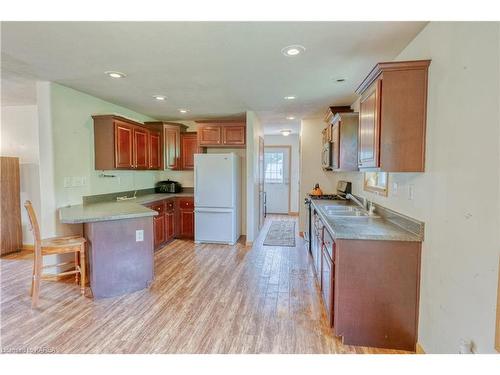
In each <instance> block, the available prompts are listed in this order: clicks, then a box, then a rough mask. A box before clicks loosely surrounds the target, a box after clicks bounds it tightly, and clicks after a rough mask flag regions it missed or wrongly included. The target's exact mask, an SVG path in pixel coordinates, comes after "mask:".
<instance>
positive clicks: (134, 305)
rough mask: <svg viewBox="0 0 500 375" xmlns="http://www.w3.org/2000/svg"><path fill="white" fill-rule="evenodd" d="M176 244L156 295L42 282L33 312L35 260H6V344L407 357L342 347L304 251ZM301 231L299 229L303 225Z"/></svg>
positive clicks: (165, 254)
mask: <svg viewBox="0 0 500 375" xmlns="http://www.w3.org/2000/svg"><path fill="white" fill-rule="evenodd" d="M271 220H297V219H296V217H288V216H271V217H268V219H267V220H266V222H265V226H264V228H263V230H262V231H261V234H260V236H259V238H258V239H257V241H256V242H255V244H254V246H253V248H250V247H245V246H244V245H243V244H241V243H239V244H237V245H235V246H225V245H195V244H194V243H193V242H191V241H184V240H175V241H174V242H172V243H171V244H169V245H167V246H165V247H164V248H163V249H161V250H159V251H157V252H156V254H155V281H154V283H153V284H152V286H151V288H150V289H149V290H143V291H140V292H136V293H132V294H129V295H126V296H122V297H116V298H109V299H101V300H92V299H90V298H83V297H80V296H79V288H78V287H77V286H76V285H75V284H73V283H70V282H43V283H42V289H41V295H40V306H39V309H38V310H31V308H30V303H31V302H30V298H29V286H30V276H31V267H32V259H31V256H30V255H24V256H23V255H15V256H13V255H11V256H7V257H4V258H2V260H1V271H2V273H1V292H2V295H1V332H0V334H1V346H2V350H3V351H4V352H8V351H13V350H19V351H23V350H26V349H30V350H37V349H40V350H42V351H43V350H48V351H52V352H56V353H401V352H398V351H390V350H383V349H374V348H364V347H354V346H345V345H342V343H341V341H340V340H339V339H338V338H336V337H334V336H333V335H332V333H331V331H330V329H329V328H328V327H327V321H326V317H325V314H324V311H323V306H322V303H321V299H320V294H319V290H318V289H317V286H316V284H315V280H314V276H313V271H312V265H311V259H310V257H309V254H308V253H307V251H306V250H305V248H304V242H303V241H302V239H301V238H300V237H298V236H297V241H296V247H294V248H289V247H268V246H262V242H263V240H264V238H265V235H266V233H267V229H268V228H269V225H270V222H271ZM296 227H297V226H296Z"/></svg>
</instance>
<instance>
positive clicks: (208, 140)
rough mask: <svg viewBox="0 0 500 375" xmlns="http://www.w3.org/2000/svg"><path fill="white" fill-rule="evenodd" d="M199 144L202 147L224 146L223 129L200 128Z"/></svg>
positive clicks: (218, 127)
mask: <svg viewBox="0 0 500 375" xmlns="http://www.w3.org/2000/svg"><path fill="white" fill-rule="evenodd" d="M198 143H199V145H200V146H214V147H216V146H220V145H222V128H221V127H220V126H202V127H198Z"/></svg>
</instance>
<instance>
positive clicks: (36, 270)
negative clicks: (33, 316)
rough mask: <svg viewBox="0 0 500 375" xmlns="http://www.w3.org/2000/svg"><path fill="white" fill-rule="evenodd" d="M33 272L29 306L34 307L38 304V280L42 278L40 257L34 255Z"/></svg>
mask: <svg viewBox="0 0 500 375" xmlns="http://www.w3.org/2000/svg"><path fill="white" fill-rule="evenodd" d="M33 268H34V273H33V279H32V284H33V289H32V293H31V294H32V295H31V308H33V309H34V308H36V307H37V306H38V300H39V294H40V280H41V278H42V259H41V257H35V265H34V267H33Z"/></svg>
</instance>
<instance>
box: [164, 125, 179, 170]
mask: <svg viewBox="0 0 500 375" xmlns="http://www.w3.org/2000/svg"><path fill="white" fill-rule="evenodd" d="M164 129H165V132H164V133H165V167H166V168H168V169H179V168H180V149H181V143H180V142H181V141H180V135H181V130H180V129H179V127H178V126H171V127H165V128H164Z"/></svg>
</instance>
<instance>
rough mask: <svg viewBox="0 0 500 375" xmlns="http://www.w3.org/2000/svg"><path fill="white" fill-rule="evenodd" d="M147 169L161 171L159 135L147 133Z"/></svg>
mask: <svg viewBox="0 0 500 375" xmlns="http://www.w3.org/2000/svg"><path fill="white" fill-rule="evenodd" d="M149 169H161V135H160V133H159V132H154V131H150V132H149Z"/></svg>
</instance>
